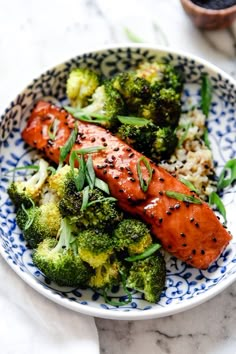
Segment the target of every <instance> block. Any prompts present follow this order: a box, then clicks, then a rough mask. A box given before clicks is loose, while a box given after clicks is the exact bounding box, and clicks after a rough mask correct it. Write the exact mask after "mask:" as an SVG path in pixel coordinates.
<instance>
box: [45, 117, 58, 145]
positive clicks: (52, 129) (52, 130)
mask: <svg viewBox="0 0 236 354" xmlns="http://www.w3.org/2000/svg"><path fill="white" fill-rule="evenodd" d="M59 124H60V121H59V120H58V119H56V118H55V119H54V120H53V121H52V123H51V124H50V125H49V127H48V136H49V139H51V140H55V139H56V135H57V130H58V126H59Z"/></svg>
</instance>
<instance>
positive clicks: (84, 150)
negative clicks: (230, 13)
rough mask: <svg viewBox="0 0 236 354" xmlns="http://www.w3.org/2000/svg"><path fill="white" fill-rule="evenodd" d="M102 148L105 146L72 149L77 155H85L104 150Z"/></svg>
mask: <svg viewBox="0 0 236 354" xmlns="http://www.w3.org/2000/svg"><path fill="white" fill-rule="evenodd" d="M104 149H106V148H105V147H103V146H90V147H87V148H82V149H78V150H73V151H74V152H75V153H76V154H78V155H87V154H94V153H96V152H98V151H101V150H104Z"/></svg>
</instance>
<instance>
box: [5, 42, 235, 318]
mask: <svg viewBox="0 0 236 354" xmlns="http://www.w3.org/2000/svg"><path fill="white" fill-rule="evenodd" d="M153 59H158V60H163V61H165V62H171V63H172V64H174V65H175V66H178V67H180V69H181V70H182V71H183V72H184V75H185V79H186V84H185V89H184V95H183V100H185V99H186V98H189V97H190V96H191V97H192V102H193V103H195V102H199V100H200V95H199V88H200V79H201V75H202V74H203V73H207V74H208V75H209V77H210V79H211V80H212V83H213V88H214V95H213V103H212V108H211V112H210V116H209V118H208V122H207V123H208V130H209V136H210V140H211V145H212V148H213V155H214V159H215V160H216V162H217V166H218V168H219V171H220V170H221V169H222V167H223V166H224V164H225V162H226V161H227V160H229V159H232V158H235V157H236V82H235V81H234V80H233V79H232V78H231V77H229V76H228V75H227V74H225V73H224V72H222V71H221V70H220V69H218V68H216V67H215V66H214V65H212V64H210V63H207V62H206V61H203V60H201V59H199V58H196V57H194V56H190V55H188V54H186V53H180V52H175V51H170V50H166V49H164V48H160V47H153V46H152V47H150V46H146V45H142V46H139V45H129V46H122V47H119V46H115V47H109V48H105V49H101V50H97V51H92V52H90V53H86V54H83V55H80V56H78V57H75V58H73V59H71V60H68V61H67V62H65V63H63V64H61V65H58V66H56V67H54V68H53V69H51V70H48V71H47V72H46V73H44V74H43V75H41V76H40V77H39V78H37V79H35V80H33V81H32V83H31V84H30V85H29V86H28V87H27V88H26V89H25V90H24V91H23V92H21V93H20V94H19V95H18V96H17V98H16V99H15V100H14V101H12V102H11V103H10V105H9V106H8V108H7V109H6V110H5V112H4V114H3V115H2V117H1V119H0V166H1V183H0V252H1V254H2V256H3V257H4V259H5V260H6V261H7V262H8V264H9V265H10V266H11V267H12V269H14V271H15V272H16V273H17V274H18V275H19V276H20V277H21V278H22V279H23V280H24V281H26V282H27V283H28V284H29V285H30V286H32V287H33V288H34V289H35V290H37V291H38V292H39V293H41V294H42V295H44V296H46V297H47V298H49V299H51V300H53V301H55V302H56V303H58V304H60V305H62V306H65V307H68V308H70V309H72V310H75V311H78V312H81V313H84V314H88V315H92V316H97V317H103V318H113V319H136V320H137V319H147V318H154V317H163V316H167V315H170V314H174V313H177V312H180V311H183V310H186V309H189V308H191V307H193V306H196V305H198V304H200V303H202V302H204V301H206V300H208V299H210V298H211V297H213V296H215V295H216V294H218V293H219V292H221V291H222V290H223V289H225V288H226V287H227V286H229V285H230V284H231V283H232V282H233V281H234V280H235V279H236V239H235V238H234V239H233V240H232V242H231V244H230V245H229V246H228V248H227V249H226V250H225V251H224V252H223V254H222V255H221V256H220V258H219V259H218V260H217V261H216V262H215V263H214V264H213V265H211V266H210V268H209V269H208V270H205V271H202V270H198V269H194V268H192V267H190V266H188V265H186V264H185V263H184V262H181V261H179V260H177V259H176V258H174V257H172V256H170V255H168V254H166V261H167V280H166V288H165V290H164V291H163V293H162V296H161V300H160V302H159V303H158V304H150V303H148V302H146V301H145V300H143V296H142V294H140V293H138V292H133V301H132V303H131V304H129V305H127V306H122V307H119V308H117V307H113V306H110V305H107V304H105V302H104V299H103V297H102V296H101V294H100V293H99V292H94V291H92V290H91V289H88V290H81V289H74V288H65V287H59V286H57V285H56V284H54V283H52V282H49V281H48V279H45V277H44V276H43V275H42V274H41V272H40V271H39V270H38V269H37V268H36V267H35V266H34V265H33V263H32V258H31V255H32V251H31V250H30V249H28V248H27V247H26V244H25V241H24V239H23V237H22V234H21V232H20V230H19V228H18V227H17V225H16V220H15V211H14V206H13V205H12V202H11V201H10V199H9V197H8V195H7V191H6V190H7V186H8V184H9V182H10V180H11V179H12V176H10V177H9V175H8V176H7V177H6V175H5V172H6V171H8V170H9V169H12V168H15V167H17V166H22V165H24V164H27V163H30V162H31V160H32V156H33V154H34V151H33V149H32V148H29V147H28V146H26V144H25V143H24V142H23V141H22V139H21V134H20V132H21V131H22V129H23V127H24V126H25V120H26V118H27V117H28V116H29V114H30V111H31V109H32V107H33V106H34V105H35V103H36V102H37V101H38V100H40V99H45V100H50V101H52V102H54V103H55V104H58V103H60V102H63V101H64V100H65V99H66V97H65V95H66V93H65V83H66V79H67V76H68V73H69V71H70V70H71V69H72V68H75V67H77V66H82V67H88V68H91V69H96V70H98V71H99V72H101V73H102V74H103V75H105V76H112V75H114V74H116V73H118V72H120V71H124V70H127V69H130V68H132V67H135V66H136V65H137V64H138V63H140V62H142V61H144V60H153ZM22 173H25V172H22V171H21V172H20V171H18V172H15V173H14V176H13V177H15V176H17V175H19V174H22ZM223 201H224V204H225V206H226V210H227V217H228V227H229V230H230V231H231V232H232V234H233V235H234V236H235V237H236V226H235V223H233V220H234V212H235V210H236V187H235V186H234V187H232V188H229V189H227V190H226V191H225V193H224V196H223ZM12 290H13V289H12ZM111 295H112V297H113V298H114V299H121V298H122V295H123V294H122V293H121V292H120V291H119V289H118V288H117V289H116V290H114V292H113V293H112V294H111Z"/></svg>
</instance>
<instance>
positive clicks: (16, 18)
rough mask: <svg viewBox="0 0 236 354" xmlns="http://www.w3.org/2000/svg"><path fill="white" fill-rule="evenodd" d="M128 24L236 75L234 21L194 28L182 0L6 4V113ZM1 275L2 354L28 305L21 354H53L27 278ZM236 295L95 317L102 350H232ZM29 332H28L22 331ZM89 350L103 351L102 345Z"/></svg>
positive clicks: (0, 42)
mask: <svg viewBox="0 0 236 354" xmlns="http://www.w3.org/2000/svg"><path fill="white" fill-rule="evenodd" d="M126 27H128V28H129V29H130V30H132V31H133V32H134V33H135V34H137V35H138V36H139V37H140V38H142V39H143V41H145V42H148V43H155V44H161V45H169V46H171V47H174V48H176V49H181V50H186V51H188V52H191V53H194V54H197V55H198V56H201V57H203V58H205V59H207V60H209V61H211V62H213V63H214V64H215V65H217V66H219V67H220V68H221V69H223V70H225V71H226V72H228V73H230V74H231V75H232V76H234V77H235V78H236V22H235V23H234V25H233V26H232V27H231V28H230V29H227V30H222V31H214V32H204V31H200V30H198V29H196V28H195V27H194V26H193V25H192V23H191V21H190V20H189V18H188V17H187V16H186V14H185V13H184V12H183V10H182V7H181V6H180V2H179V1H178V0H168V1H166V0H158V1H156V0H146V1H139V0H119V1H114V0H113V1H112V0H94V1H93V0H80V1H78V0H67V1H65V0H64V1H63V0H57V1H46V0H41V1H39V2H33V1H31V0H18V1H17V0H12V1H4V2H3V1H1V6H0V53H1V55H0V77H1V80H0V98H1V99H0V111H2V110H3V109H4V108H5V106H7V105H8V103H9V101H10V100H11V99H12V98H13V97H14V96H16V94H17V93H18V92H19V91H20V90H21V89H23V88H24V87H25V86H26V85H27V84H28V83H29V82H30V81H31V80H32V78H34V77H36V76H38V75H39V74H40V73H42V72H43V71H45V70H46V69H47V68H50V67H51V66H54V65H55V64H57V63H60V62H62V61H64V60H65V59H68V58H70V57H72V56H74V55H77V54H78V53H81V52H83V51H85V50H86V49H88V48H91V47H98V46H101V45H104V44H106V45H107V44H113V43H118V42H125V41H128V38H127V37H126V35H125V32H124V28H126ZM0 266H1V267H2V270H7V269H8V265H7V264H5V262H3V260H2V259H1V260H0ZM0 277H1V278H2V279H1V280H0V308H1V317H2V318H4V316H5V318H6V328H1V325H0V348H1V349H0V353H2V354H8V353H9V354H18V353H19V351H18V350H17V348H15V347H14V346H12V343H11V341H12V340H13V339H14V333H13V332H12V331H11V328H10V327H11V323H10V322H9V321H7V318H8V317H9V316H11V315H12V314H14V313H17V316H20V313H21V311H22V310H23V311H22V314H24V317H22V319H23V320H22V324H21V332H20V333H22V334H20V335H21V336H22V340H21V345H22V346H23V347H22V348H23V350H22V351H21V353H30V354H31V353H33V354H38V353H42V352H43V353H44V354H48V353H52V350H51V349H50V348H51V343H50V336H49V335H48V336H46V335H45V334H43V333H41V334H42V336H41V337H40V338H41V340H42V338H45V340H44V343H43V346H41V344H42V343H40V342H35V345H34V346H33V347H32V345H30V343H31V342H32V337H33V336H34V333H33V331H32V328H34V326H35V328H37V327H36V326H37V323H38V321H39V319H38V318H34V316H32V314H31V313H27V311H30V310H27V306H25V307H22V306H21V301H22V299H23V298H24V292H25V291H26V287H24V286H22V287H20V288H19V289H20V291H21V292H22V293H14V284H16V283H18V282H23V281H22V280H19V279H18V278H17V276H16V275H15V274H14V273H13V272H12V271H9V272H7V277H4V279H3V277H2V274H1V275H0ZM3 280H4V281H3ZM27 291H28V292H29V291H30V296H31V297H32V302H34V300H35V301H36V298H37V297H40V295H38V294H36V293H35V292H34V291H33V290H32V291H31V289H30V290H29V289H28V288H27ZM12 294H14V296H13V295H12ZM34 297H35V299H34ZM235 299H236V284H234V285H232V286H230V287H229V288H228V289H226V290H225V291H224V292H223V293H221V294H220V295H218V296H217V297H215V298H214V299H212V300H210V301H208V302H207V303H205V304H202V305H200V306H198V307H197V308H194V309H192V310H189V311H186V312H183V313H180V314H178V315H175V316H171V317H166V318H161V319H156V320H148V321H134V322H131V321H112V320H103V319H96V320H95V323H96V326H97V329H98V335H99V340H100V352H101V353H104V354H123V353H128V354H141V353H142V354H143V353H145V352H146V353H149V354H154V353H158V354H159V353H160V354H162V353H163V354H164V353H167V354H179V353H181V354H189V353H191V354H195V353H201V354H205V353H207V354H221V353H224V354H234V353H236V311H235V308H236V305H235V304H236V302H235ZM45 302H48V304H47V306H48V309H49V311H50V308H51V309H52V311H54V312H57V311H58V316H59V317H60V318H61V319H62V322H63V321H65V323H66V321H68V316H69V317H70V316H71V318H72V317H73V320H74V321H76V319H75V317H76V316H77V315H76V316H75V314H72V313H71V312H70V311H69V310H65V309H63V310H62V309H60V308H59V306H57V305H54V304H53V303H51V302H49V301H48V300H45ZM14 311H15V312H14ZM234 311H235V312H234ZM22 316H23V315H22ZM78 316H79V315H78ZM13 318H14V316H13ZM87 325H88V323H87ZM90 325H91V327H90V329H91V331H94V333H95V336H96V329H95V328H94V327H93V319H90ZM7 328H9V330H7ZM24 330H25V331H26V333H29V336H27V335H25V334H23V333H24ZM46 330H47V327H46ZM46 332H47V331H46ZM46 332H45V333H46ZM18 335H19V334H18ZM54 335H55V333H54ZM3 339H4V340H3ZM71 340H72V344H70V346H68V347H65V350H64V353H65V354H66V353H67V352H68V353H72V352H73V353H74V351H75V352H76V341H75V342H74V348H73V349H72V346H73V341H74V337H73V336H71ZM1 343H3V344H1ZM40 346H41V349H40ZM66 348H67V349H66ZM53 352H54V351H53ZM79 352H80V353H81V354H82V352H81V351H79ZM91 353H97V350H96V349H94V351H91Z"/></svg>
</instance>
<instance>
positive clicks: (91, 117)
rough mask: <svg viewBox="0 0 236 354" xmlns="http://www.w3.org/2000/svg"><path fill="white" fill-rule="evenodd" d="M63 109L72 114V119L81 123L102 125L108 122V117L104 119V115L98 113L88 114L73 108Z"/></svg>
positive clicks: (80, 109) (81, 109)
mask: <svg viewBox="0 0 236 354" xmlns="http://www.w3.org/2000/svg"><path fill="white" fill-rule="evenodd" d="M64 108H65V110H66V111H67V112H69V113H70V114H72V115H73V117H74V118H76V119H79V120H81V121H83V122H89V123H98V124H102V123H104V122H107V121H108V120H110V117H106V116H105V115H103V114H98V113H88V112H86V111H84V110H83V108H73V107H70V106H65V107H64Z"/></svg>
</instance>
